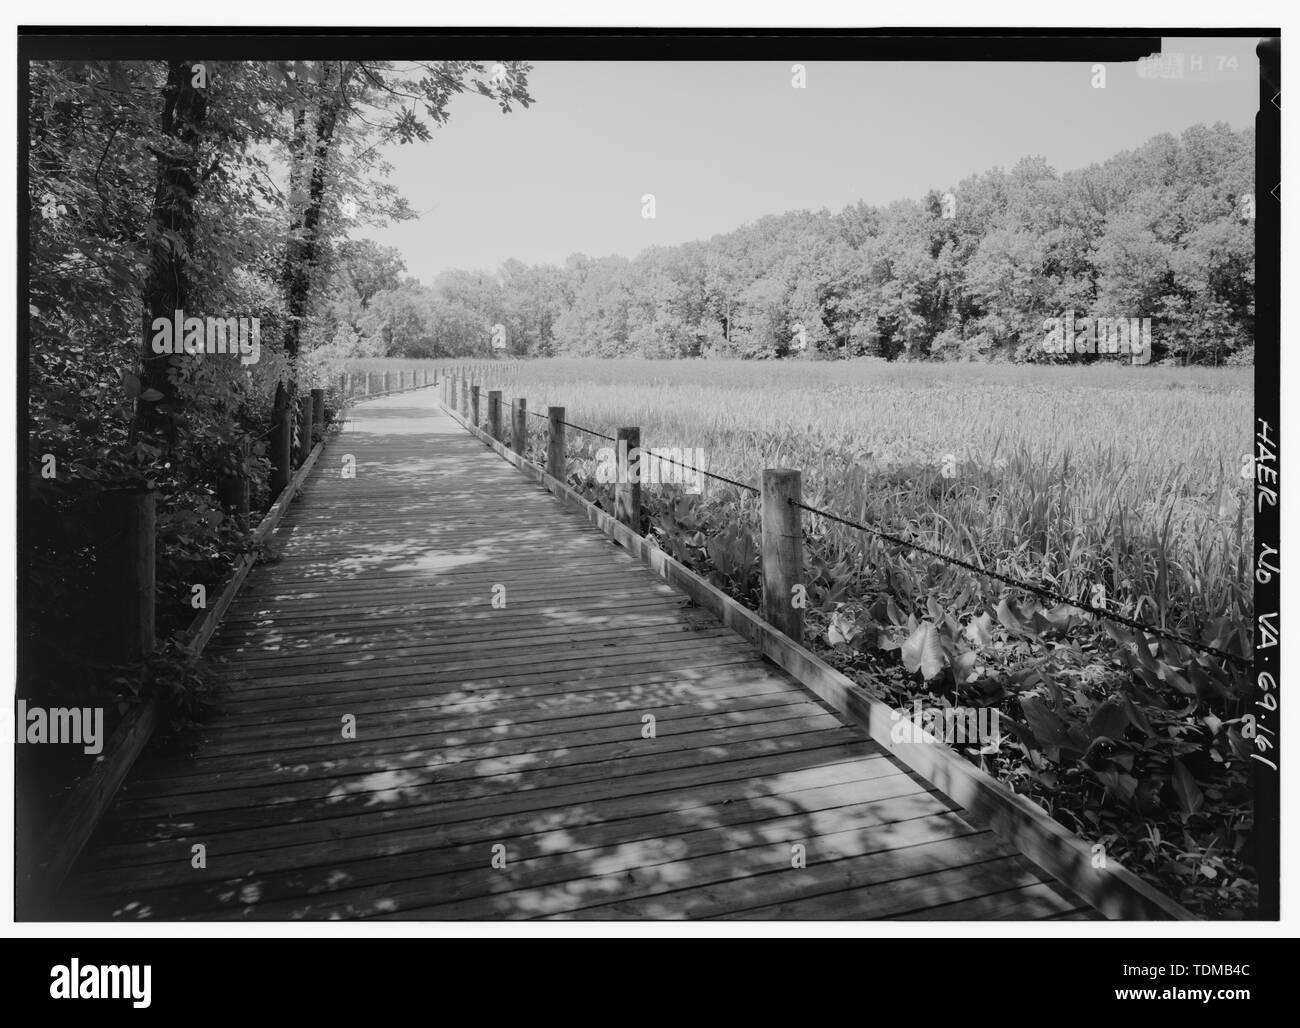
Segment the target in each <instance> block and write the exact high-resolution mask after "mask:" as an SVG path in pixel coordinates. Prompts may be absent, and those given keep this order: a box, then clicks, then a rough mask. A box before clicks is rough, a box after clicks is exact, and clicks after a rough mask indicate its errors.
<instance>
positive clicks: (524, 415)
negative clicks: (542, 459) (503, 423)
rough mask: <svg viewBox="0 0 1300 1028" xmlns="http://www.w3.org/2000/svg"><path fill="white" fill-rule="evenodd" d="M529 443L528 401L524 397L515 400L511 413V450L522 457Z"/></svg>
mask: <svg viewBox="0 0 1300 1028" xmlns="http://www.w3.org/2000/svg"><path fill="white" fill-rule="evenodd" d="M527 443H528V401H527V400H525V399H524V398H523V397H522V396H516V397H515V398H514V406H513V407H512V408H511V411H510V449H512V450H514V451H515V453H517V454H519V455H520V456H521V457H522V456H523V455H524V450H525V449H526V448H527Z"/></svg>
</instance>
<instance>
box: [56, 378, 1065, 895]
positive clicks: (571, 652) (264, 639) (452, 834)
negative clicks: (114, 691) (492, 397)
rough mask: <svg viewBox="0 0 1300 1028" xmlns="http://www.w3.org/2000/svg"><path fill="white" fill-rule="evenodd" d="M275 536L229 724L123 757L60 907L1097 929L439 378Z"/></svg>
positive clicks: (374, 420) (321, 482)
mask: <svg viewBox="0 0 1300 1028" xmlns="http://www.w3.org/2000/svg"><path fill="white" fill-rule="evenodd" d="M345 454H350V455H352V456H353V457H354V458H355V461H356V478H355V479H344V478H342V477H341V475H340V474H339V468H340V467H341V464H342V460H343V458H344V455H345ZM271 549H272V551H273V552H275V553H276V556H277V560H275V561H274V562H273V563H269V564H266V565H262V566H259V567H257V568H255V569H254V571H253V572H252V574H251V575H250V576H249V579H248V582H247V584H246V587H245V589H244V590H243V592H242V593H241V594H240V596H239V597H238V598H237V600H236V601H235V603H234V605H233V606H232V607H231V609H230V611H229V612H228V615H227V617H226V619H225V622H224V623H223V625H222V627H221V628H220V630H219V631H218V633H217V635H216V636H215V637H214V639H213V641H212V644H211V646H210V648H209V655H210V656H212V657H213V658H215V659H216V660H217V661H218V662H219V663H218V665H217V666H218V667H220V668H222V670H223V672H224V677H225V679H226V681H227V684H228V689H227V690H226V692H225V694H224V696H223V699H222V708H221V711H220V712H219V714H217V715H216V716H214V717H213V718H211V719H210V720H209V721H208V722H207V723H206V724H205V725H204V726H203V727H202V729H201V730H200V731H199V732H198V733H197V734H196V735H194V736H193V737H188V738H183V739H180V740H173V741H171V742H170V744H168V745H156V746H154V747H152V748H151V749H150V750H149V751H148V752H147V753H146V755H145V757H144V758H142V760H141V761H140V762H139V764H138V765H137V767H136V768H135V769H134V771H133V772H132V774H131V776H130V777H129V779H128V781H127V783H126V785H125V786H124V787H123V789H122V791H121V794H120V795H119V796H118V798H117V801H116V803H115V805H114V807H113V809H112V811H111V812H110V814H109V816H108V817H107V818H106V819H105V821H104V823H103V824H102V825H101V826H100V829H99V831H98V832H97V833H96V836H95V837H94V839H92V840H91V844H90V846H89V847H87V851H86V853H85V854H84V856H83V858H82V860H81V862H80V864H79V865H78V867H77V869H76V870H75V871H74V875H73V877H72V879H71V880H70V881H69V884H68V886H67V888H66V889H65V899H66V901H67V903H66V906H67V908H68V909H69V910H71V911H75V912H76V913H77V915H78V916H81V917H92V918H97V917H102V918H109V917H120V918H127V919H136V918H164V919H181V918H200V919H217V918H230V917H235V918H272V919H295V918H339V917H398V918H422V919H430V920H443V919H459V918H493V919H496V918H566V917H581V918H609V919H613V918H628V917H640V918H646V917H648V918H681V917H692V918H704V917H778V918H798V919H822V918H828V917H835V918H866V917H909V918H912V917H938V918H963V919H965V918H979V919H984V918H989V917H999V916H1001V917H1022V918H1053V917H1055V918H1061V917H1069V918H1075V917H1083V916H1087V915H1088V914H1089V913H1090V911H1089V908H1088V907H1087V904H1085V903H1083V902H1081V901H1080V900H1078V898H1077V897H1073V896H1072V894H1070V893H1068V892H1067V891H1066V890H1064V889H1063V888H1061V887H1060V886H1059V885H1057V884H1055V883H1052V882H1051V881H1050V880H1049V879H1048V877H1047V876H1046V875H1045V874H1044V873H1043V872H1042V871H1041V870H1039V869H1037V868H1036V867H1034V866H1033V865H1031V864H1029V862H1028V861H1026V860H1024V859H1023V858H1021V857H1020V856H1019V855H1017V854H1016V853H1015V851H1014V850H1013V849H1012V848H1010V846H1009V845H1008V844H1007V843H1005V842H1004V841H1002V840H1001V839H1000V838H998V837H997V836H995V835H994V834H993V833H991V832H989V831H988V830H987V829H986V828H985V827H984V826H983V825H982V824H981V823H979V822H978V821H977V820H976V819H975V818H973V817H972V816H971V815H969V814H968V813H966V812H965V811H962V810H961V809H959V808H958V807H957V805H956V804H954V803H953V802H952V801H951V800H949V799H948V798H946V797H945V796H943V795H942V794H941V793H939V792H938V791H937V790H935V789H934V788H933V787H932V786H930V785H929V783H927V782H925V781H923V780H922V779H920V778H919V776H917V775H916V774H915V773H913V772H911V771H910V770H908V769H907V768H906V767H905V766H904V765H903V764H901V763H900V762H899V761H898V760H897V759H896V758H894V757H893V756H892V755H890V754H889V753H888V752H887V751H885V750H884V749H883V748H882V747H881V746H879V745H878V744H877V743H875V742H873V741H871V740H870V739H869V738H868V737H867V736H866V734H865V732H863V731H862V730H861V729H860V728H858V727H857V726H854V725H851V724H849V723H847V722H846V721H845V720H844V719H843V718H842V717H841V716H840V715H838V714H837V713H835V712H833V711H830V710H829V709H828V708H827V707H825V706H824V704H822V702H821V701H820V700H818V699H816V698H815V697H814V696H813V695H812V694H811V693H810V692H809V691H807V690H806V689H805V688H804V687H802V686H801V685H799V683H798V682H796V681H795V680H794V679H792V678H791V677H790V676H789V675H787V674H786V673H785V672H783V671H781V670H779V669H778V668H776V667H775V666H774V665H772V664H771V663H770V662H768V661H766V660H764V659H763V658H762V657H761V656H759V654H758V653H757V652H755V651H754V649H753V648H752V647H751V646H750V645H749V644H748V643H745V642H744V641H743V640H741V639H740V638H739V637H738V636H736V635H735V634H733V633H731V632H730V631H729V630H725V629H723V628H722V626H721V625H720V624H719V623H718V622H717V621H716V620H715V619H714V618H713V617H712V616H710V615H708V614H706V613H704V612H703V611H701V610H700V609H699V608H698V607H696V606H694V605H693V604H691V603H690V602H689V601H688V600H687V599H686V598H685V597H684V596H683V595H682V594H681V593H679V592H678V591H677V590H676V589H674V588H672V587H671V586H669V585H667V584H665V583H664V582H663V581H662V580H661V579H660V578H658V577H657V576H656V575H655V574H654V573H653V572H651V571H650V570H649V569H647V568H646V567H645V566H644V565H643V564H642V563H641V562H640V561H638V560H635V559H633V558H631V557H630V556H629V555H628V554H626V553H625V552H623V551H622V550H621V549H619V548H618V547H616V546H614V545H613V544H611V543H610V542H609V541H608V540H607V539H606V538H605V537H604V536H603V535H601V534H600V533H599V532H596V531H594V530H593V529H592V528H591V527H590V525H589V524H588V523H587V521H586V520H585V519H584V518H582V517H579V516H575V515H574V514H572V513H570V512H568V511H566V510H565V508H564V507H563V506H562V505H560V504H559V503H557V502H556V501H555V500H554V499H553V498H552V497H551V496H550V495H549V494H548V493H546V492H545V491H544V490H542V489H539V488H538V487H537V486H536V485H534V484H532V483H531V482H528V481H526V480H525V479H523V478H522V477H521V476H520V475H519V473H518V472H516V471H515V470H514V469H513V468H511V467H510V466H509V465H508V464H506V463H504V462H502V461H501V460H499V459H498V458H496V457H495V456H493V455H492V454H490V453H488V452H486V451H485V450H484V447H483V445H482V444H481V443H479V442H478V441H476V440H474V439H472V438H470V437H469V436H468V435H466V433H465V432H464V430H463V429H461V428H460V427H459V426H458V425H456V424H455V423H454V422H453V421H452V420H451V419H450V418H448V417H446V415H444V414H442V413H441V412H440V411H439V410H438V409H437V405H436V400H435V396H434V392H433V391H432V390H428V391H424V392H415V393H407V394H401V395H396V396H389V397H385V398H382V399H379V400H376V401H372V402H369V403H367V404H364V405H362V406H360V407H358V408H357V409H356V410H355V411H354V414H353V418H352V420H351V422H350V423H349V424H348V426H347V428H346V429H345V431H344V433H343V434H342V435H341V436H340V437H338V438H337V439H335V440H334V441H332V442H331V443H330V445H329V446H328V447H327V448H326V451H325V452H324V453H323V454H322V456H321V459H320V461H319V463H318V466H317V469H316V470H315V471H314V472H313V474H312V477H311V479H310V480H309V483H308V485H307V487H306V496H305V498H304V499H303V500H302V501H301V502H299V503H296V504H295V505H294V506H293V508H292V509H291V510H290V511H289V512H288V514H287V515H286V517H285V519H284V521H283V523H282V525H281V527H280V530H279V531H278V532H277V533H276V534H275V536H274V537H273V538H272V540H271ZM495 586H499V587H504V590H505V599H506V606H505V608H503V609H500V610H498V609H494V608H493V606H492V597H493V589H494V587H495ZM646 714H652V715H654V717H655V735H654V737H653V738H644V737H643V735H642V728H643V720H642V719H643V715H646ZM347 715H350V716H352V717H354V718H355V719H356V739H355V740H345V739H344V738H343V734H342V730H341V726H342V724H343V719H344V717H345V716H347ZM199 843H201V844H202V845H203V846H204V847H205V848H206V866H203V867H194V866H192V861H191V853H192V850H191V848H192V846H194V845H195V844H199ZM494 847H501V849H500V850H498V851H497V852H498V853H499V854H501V855H503V856H504V866H500V864H501V861H500V859H498V860H497V861H496V863H495V864H494V861H493V857H494ZM795 847H803V851H804V853H805V854H806V863H807V866H806V867H798V866H795V865H796V864H797V863H798V862H797V861H795V860H793V859H792V858H793V857H794V855H795V852H796V850H795V849H794V848H795Z"/></svg>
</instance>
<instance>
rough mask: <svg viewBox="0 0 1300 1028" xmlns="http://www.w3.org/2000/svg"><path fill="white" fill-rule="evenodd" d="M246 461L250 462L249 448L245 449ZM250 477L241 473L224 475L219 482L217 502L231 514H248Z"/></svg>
mask: <svg viewBox="0 0 1300 1028" xmlns="http://www.w3.org/2000/svg"><path fill="white" fill-rule="evenodd" d="M242 452H243V457H244V460H248V447H247V446H245V447H244V448H243V451H242ZM249 485H250V483H249V481H248V476H247V475H246V474H244V473H243V472H240V471H235V472H232V473H231V474H229V475H222V476H221V477H220V478H219V479H218V480H217V500H218V501H219V502H220V503H221V506H223V507H224V508H225V509H226V510H228V511H229V512H230V513H231V514H247V513H248V507H249Z"/></svg>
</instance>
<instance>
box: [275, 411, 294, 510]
mask: <svg viewBox="0 0 1300 1028" xmlns="http://www.w3.org/2000/svg"><path fill="white" fill-rule="evenodd" d="M292 413H293V410H292V404H291V403H290V401H289V400H288V394H287V393H286V394H285V398H284V400H283V403H281V401H280V400H279V399H278V398H277V402H276V405H275V407H274V408H273V409H272V411H271V502H272V503H275V501H276V500H277V499H278V498H279V496H280V494H281V493H282V492H284V488H285V486H287V485H288V484H289V479H290V478H291V477H292V475H293V472H292V470H291V469H290V467H289V459H290V456H291V452H290V451H291V450H292V448H293V419H292V417H291V415H292Z"/></svg>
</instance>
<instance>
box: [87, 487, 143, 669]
mask: <svg viewBox="0 0 1300 1028" xmlns="http://www.w3.org/2000/svg"><path fill="white" fill-rule="evenodd" d="M102 502H103V507H102V510H103V519H102V523H101V527H102V529H103V535H102V536H101V539H102V543H101V546H100V552H99V574H100V576H101V578H100V581H101V583H102V584H103V587H104V590H103V592H102V593H101V594H100V595H101V602H102V603H103V604H104V608H103V610H101V611H100V618H101V623H102V624H103V626H104V637H105V639H106V640H107V641H108V646H109V648H110V651H111V652H112V654H113V657H114V659H116V660H119V661H123V662H125V661H132V660H137V659H139V658H140V657H143V656H145V655H146V654H148V653H151V652H152V651H153V648H154V641H155V640H154V538H155V533H156V526H157V521H156V514H155V510H156V508H155V498H154V492H153V490H152V489H147V488H139V489H113V490H110V491H108V492H106V493H104V498H103V501H102Z"/></svg>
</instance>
